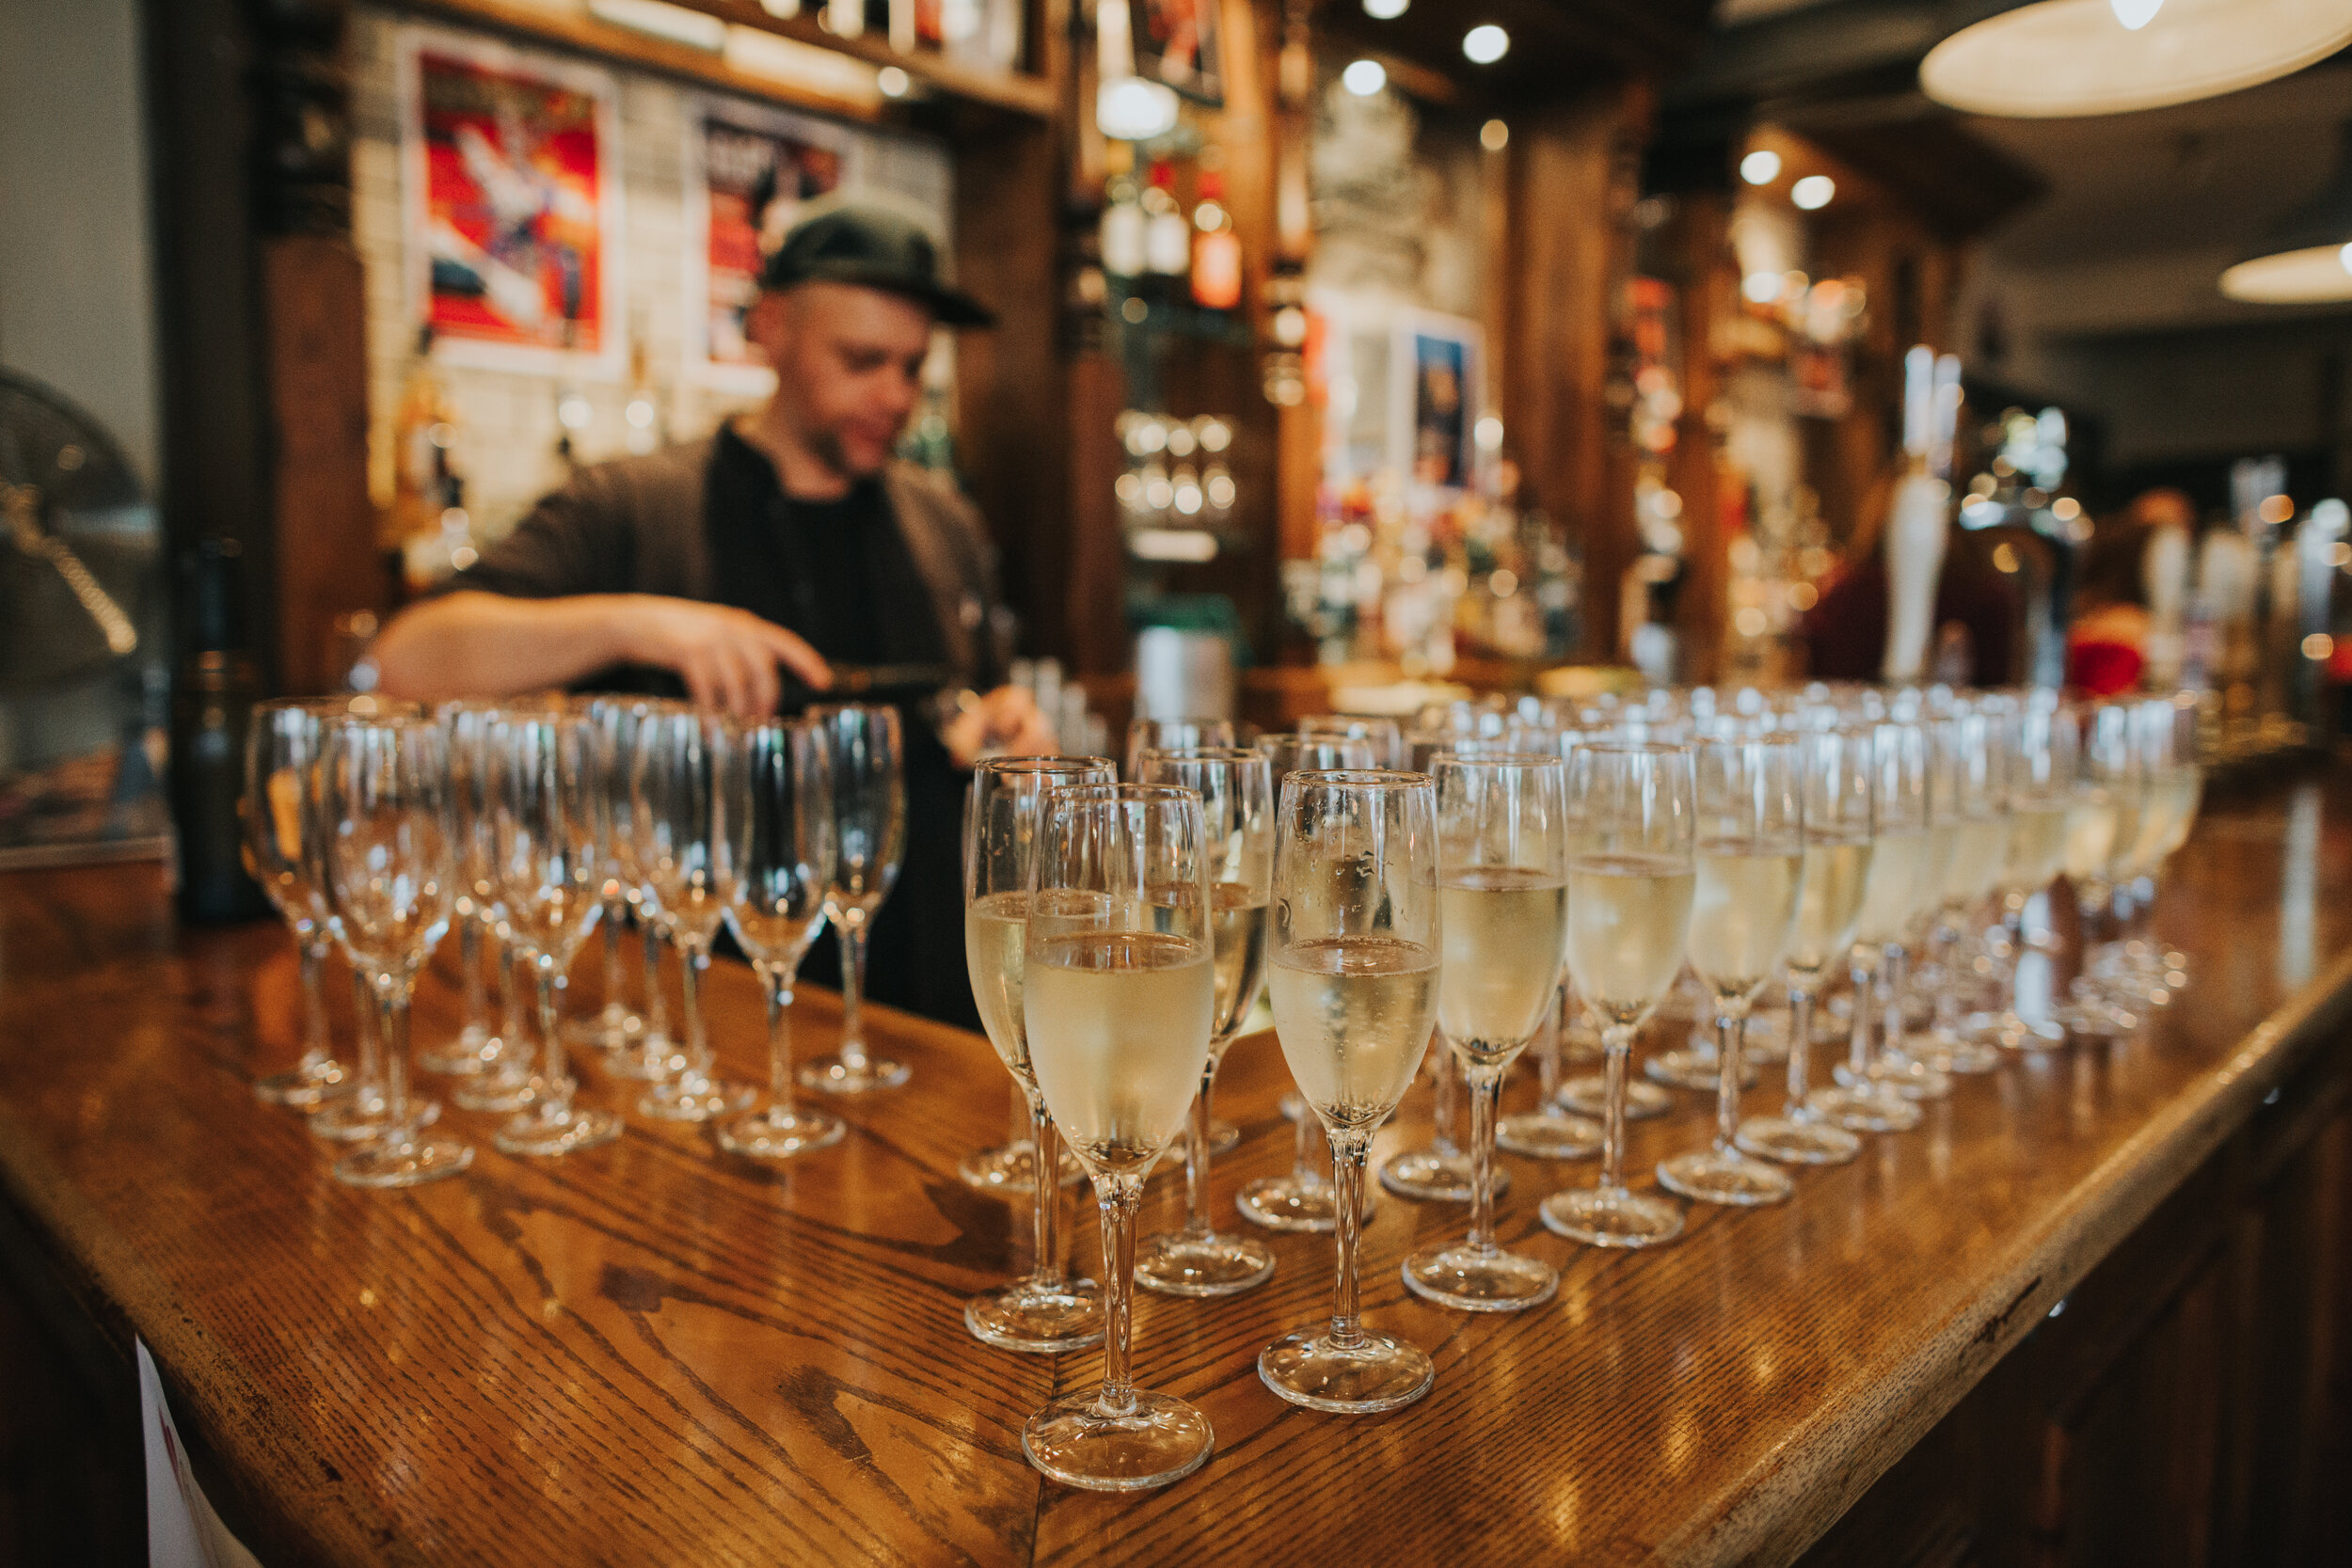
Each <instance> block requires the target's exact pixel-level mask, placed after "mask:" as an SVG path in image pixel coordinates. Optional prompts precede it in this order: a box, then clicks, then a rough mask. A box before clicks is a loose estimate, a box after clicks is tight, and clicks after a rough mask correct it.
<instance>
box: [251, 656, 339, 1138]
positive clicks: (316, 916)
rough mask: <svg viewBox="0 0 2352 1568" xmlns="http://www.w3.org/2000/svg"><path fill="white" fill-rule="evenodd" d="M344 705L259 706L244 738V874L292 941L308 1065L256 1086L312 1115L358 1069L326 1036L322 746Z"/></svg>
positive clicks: (328, 934)
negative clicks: (327, 728)
mask: <svg viewBox="0 0 2352 1568" xmlns="http://www.w3.org/2000/svg"><path fill="white" fill-rule="evenodd" d="M341 712H342V704H341V703H331V704H330V703H310V702H300V701H287V702H274V703H262V704H261V705H259V706H257V707H255V708H254V710H253V719H252V722H251V724H250V726H249V727H248V728H247V729H246V752H245V778H246V787H245V799H244V800H242V801H241V802H239V807H240V811H241V814H242V815H243V816H244V818H245V862H246V870H248V871H249V872H251V873H252V875H253V879H254V880H255V881H257V882H259V883H261V884H262V892H263V893H265V894H267V895H269V901H270V903H271V904H272V905H273V906H275V907H276V908H277V911H278V918H279V919H281V920H283V921H285V923H286V927H287V929H288V930H290V931H292V932H293V933H294V950H295V952H296V953H297V954H299V955H300V958H301V963H302V971H301V973H302V1059H301V1060H300V1061H298V1062H296V1063H295V1064H294V1069H293V1070H292V1071H290V1072H280V1073H275V1074H273V1075H271V1076H270V1077H267V1078H264V1079H262V1080H261V1081H260V1082H259V1083H257V1084H255V1085H253V1092H254V1093H255V1094H257V1095H259V1096H260V1097H261V1098H262V1099H263V1100H266V1101H273V1102H274V1103H277V1104H279V1105H291V1106H293V1107H294V1109H295V1110H297V1111H315V1110H317V1109H318V1108H319V1107H320V1106H322V1105H324V1104H326V1102H327V1101H330V1100H335V1099H339V1098H341V1097H342V1096H344V1095H348V1094H350V1093H351V1091H352V1088H353V1080H352V1073H351V1069H349V1068H347V1067H345V1066H344V1065H343V1064H342V1063H341V1062H339V1061H337V1060H336V1059H335V1055H334V1053H333V1051H332V1050H331V1049H330V1046H329V1041H328V1038H327V1031H326V954H327V949H328V948H329V947H331V946H332V945H333V943H334V933H333V931H332V930H331V929H330V928H329V925H328V923H329V921H330V920H331V919H332V918H333V916H332V914H331V912H330V911H328V909H327V907H326V889H325V888H324V887H323V886H321V885H320V872H321V867H320V864H319V832H320V821H319V801H318V783H319V746H320V741H321V736H322V733H323V729H324V726H325V724H326V721H327V720H328V718H329V717H330V716H331V715H334V714H339V713H341Z"/></svg>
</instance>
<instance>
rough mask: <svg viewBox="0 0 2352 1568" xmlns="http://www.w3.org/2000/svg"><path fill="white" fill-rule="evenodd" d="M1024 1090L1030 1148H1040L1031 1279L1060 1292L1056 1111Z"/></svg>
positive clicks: (1032, 1225) (1035, 1093) (1031, 1227)
mask: <svg viewBox="0 0 2352 1568" xmlns="http://www.w3.org/2000/svg"><path fill="white" fill-rule="evenodd" d="M1024 1092H1025V1093H1026V1094H1027V1095H1028V1098H1029V1147H1030V1148H1032V1149H1034V1150H1036V1153H1035V1155H1034V1157H1033V1162H1034V1163H1033V1164H1032V1167H1031V1168H1032V1169H1034V1170H1035V1171H1036V1173H1037V1179H1036V1180H1034V1181H1032V1182H1031V1183H1030V1184H1029V1185H1030V1188H1031V1199H1032V1200H1031V1202H1030V1205H1029V1240H1030V1243H1031V1251H1032V1252H1033V1253H1034V1254H1035V1256H1034V1257H1033V1259H1031V1261H1030V1265H1029V1281H1030V1283H1031V1284H1033V1285H1035V1286H1036V1287H1037V1288H1038V1289H1039V1290H1041V1291H1058V1290H1060V1289H1061V1287H1062V1261H1061V1181H1060V1180H1059V1178H1060V1176H1061V1145H1060V1144H1059V1143H1058V1142H1057V1141H1056V1134H1055V1132H1054V1113H1053V1112H1051V1111H1049V1110H1047V1109H1046V1108H1045V1097H1044V1096H1043V1095H1041V1094H1040V1093H1039V1092H1038V1091H1037V1090H1035V1089H1031V1088H1026V1087H1025V1088H1024ZM1104 1234H1105V1235H1107V1234H1108V1232H1107V1231H1106V1232H1104Z"/></svg>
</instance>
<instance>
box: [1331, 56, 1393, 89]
mask: <svg viewBox="0 0 2352 1568" xmlns="http://www.w3.org/2000/svg"><path fill="white" fill-rule="evenodd" d="M1340 81H1341V83H1342V84H1343V86H1345V87H1346V88H1347V90H1348V91H1350V92H1352V93H1354V94H1355V95H1356V96H1357V97H1359V98H1370V97H1371V96H1372V95H1373V94H1374V93H1375V92H1378V91H1379V90H1380V89H1381V88H1382V87H1387V86H1388V85H1389V73H1388V71H1387V70H1386V69H1385V68H1384V67H1383V66H1382V65H1381V64H1380V62H1379V61H1378V60H1357V61H1355V62H1354V63H1353V64H1351V65H1349V66H1348V68H1347V69H1346V70H1345V71H1341V72H1340Z"/></svg>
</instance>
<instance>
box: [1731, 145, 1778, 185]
mask: <svg viewBox="0 0 2352 1568" xmlns="http://www.w3.org/2000/svg"><path fill="white" fill-rule="evenodd" d="M1779 178H1780V154H1779V153H1777V152H1775V151H1773V150H1772V149H1771V148H1769V147H1759V148H1757V149H1756V150H1755V151H1753V152H1751V153H1749V154H1748V155H1747V156H1746V157H1744V158H1742V159H1740V179H1742V180H1745V181H1746V182H1748V183H1749V184H1751V185H1769V184H1771V183H1772V182H1773V181H1775V180H1777V179H1779Z"/></svg>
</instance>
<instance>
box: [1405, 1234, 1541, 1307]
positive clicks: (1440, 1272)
mask: <svg viewBox="0 0 2352 1568" xmlns="http://www.w3.org/2000/svg"><path fill="white" fill-rule="evenodd" d="M1399 1272H1400V1273H1401V1274H1403V1275H1404V1276H1405V1288H1406V1290H1408V1291H1412V1292H1413V1294H1415V1295H1417V1296H1419V1297H1421V1298H1422V1300H1423V1301H1434V1302H1436V1303H1437V1304H1438V1306H1440V1307H1455V1308H1457V1309H1459V1310H1461V1311H1464V1312H1519V1311H1524V1310H1525V1309H1527V1308H1528V1307H1541V1306H1542V1305H1543V1304H1544V1303H1545V1302H1548V1301H1549V1300H1550V1299H1551V1297H1552V1292H1553V1291H1557V1290H1559V1289H1560V1271H1559V1270H1557V1269H1555V1268H1553V1267H1552V1266H1551V1265H1550V1264H1549V1263H1547V1262H1545V1261H1544V1260H1543V1259H1540V1258H1527V1257H1523V1256H1521V1255H1520V1254H1518V1253H1516V1252H1505V1251H1503V1250H1502V1248H1500V1247H1483V1248H1482V1247H1475V1246H1470V1245H1469V1244H1467V1243H1463V1244H1458V1245H1454V1246H1447V1247H1432V1248H1430V1249H1429V1250H1427V1251H1425V1252H1416V1253H1414V1254H1413V1255H1412V1256H1411V1257H1409V1258H1407V1259H1405V1261H1404V1263H1403V1264H1402V1265H1400V1267H1399Z"/></svg>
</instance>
